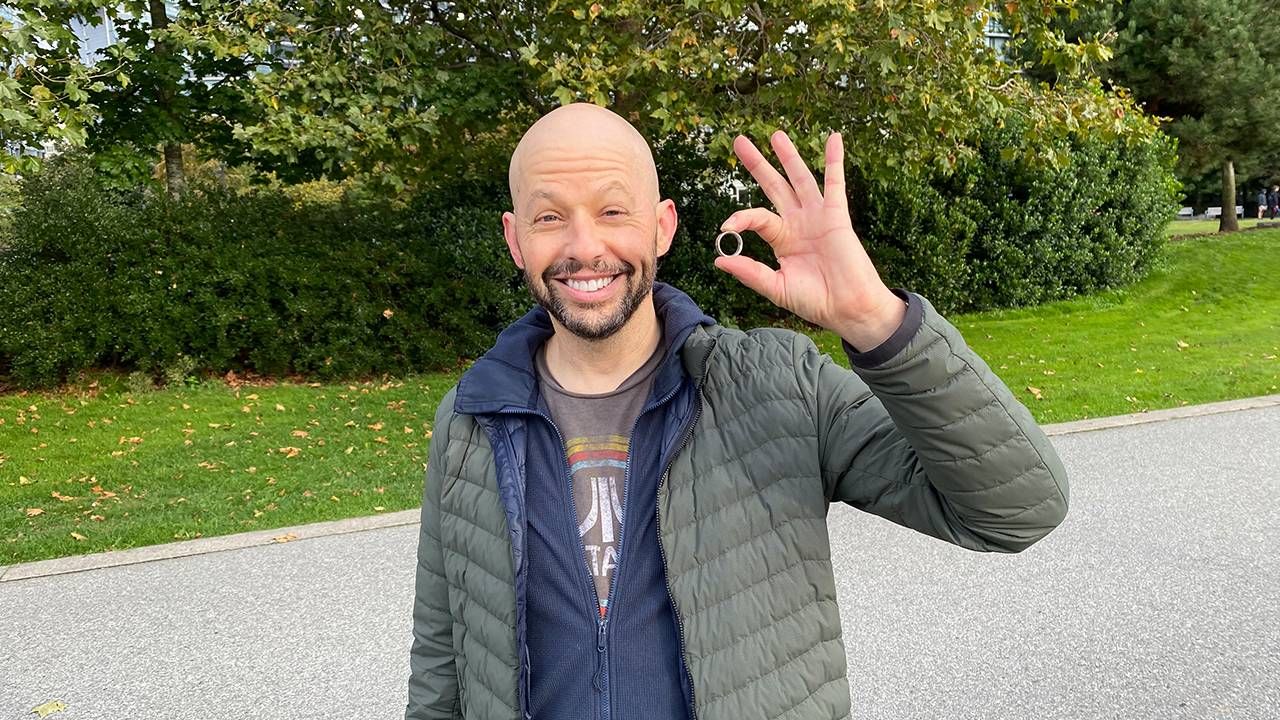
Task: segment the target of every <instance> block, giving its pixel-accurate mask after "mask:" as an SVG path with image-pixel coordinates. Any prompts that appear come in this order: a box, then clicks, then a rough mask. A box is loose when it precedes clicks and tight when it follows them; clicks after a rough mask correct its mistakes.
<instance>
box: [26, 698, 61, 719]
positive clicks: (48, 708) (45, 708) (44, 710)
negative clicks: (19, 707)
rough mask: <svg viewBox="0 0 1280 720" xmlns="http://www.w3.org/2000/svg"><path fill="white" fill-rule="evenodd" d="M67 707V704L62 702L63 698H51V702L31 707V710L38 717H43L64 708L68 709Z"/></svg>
mask: <svg viewBox="0 0 1280 720" xmlns="http://www.w3.org/2000/svg"><path fill="white" fill-rule="evenodd" d="M66 709H67V704H66V703H64V702H62V701H61V700H50V701H49V702H46V703H41V704H39V705H37V706H35V707H33V708H31V712H32V713H34V714H35V715H36V716H37V717H42V718H43V717H48V716H49V715H52V714H53V713H56V712H62V711H63V710H66Z"/></svg>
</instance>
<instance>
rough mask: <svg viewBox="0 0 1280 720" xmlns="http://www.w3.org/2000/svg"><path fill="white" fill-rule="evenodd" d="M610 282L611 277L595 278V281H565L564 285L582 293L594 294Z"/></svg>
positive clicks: (611, 280)
mask: <svg viewBox="0 0 1280 720" xmlns="http://www.w3.org/2000/svg"><path fill="white" fill-rule="evenodd" d="M611 282H613V278H611V277H607V278H596V279H595V280H565V284H566V285H568V286H569V287H571V288H573V289H574V290H581V291H582V292H595V291H596V290H599V289H600V288H602V287H604V286H605V285H608V284H609V283H611Z"/></svg>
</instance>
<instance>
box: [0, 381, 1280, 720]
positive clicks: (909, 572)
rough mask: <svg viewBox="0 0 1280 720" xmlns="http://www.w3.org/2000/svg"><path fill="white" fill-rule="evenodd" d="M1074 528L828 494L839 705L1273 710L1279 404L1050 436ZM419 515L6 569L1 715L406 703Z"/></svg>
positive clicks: (136, 717) (1036, 710)
mask: <svg viewBox="0 0 1280 720" xmlns="http://www.w3.org/2000/svg"><path fill="white" fill-rule="evenodd" d="M1053 442H1054V445H1055V447H1057V448H1058V451H1059V453H1060V454H1061V455H1062V457H1063V459H1064V462H1065V463H1066V466H1067V469H1068V472H1069V474H1070V478H1071V484H1072V488H1071V490H1072V504H1071V513H1070V516H1069V518H1068V520H1067V522H1066V523H1065V524H1064V525H1063V526H1062V527H1060V528H1059V529H1058V530H1056V531H1055V532H1054V533H1053V534H1051V535H1050V536H1049V537H1048V538H1046V539H1045V540H1044V541H1042V542H1041V543H1040V544H1038V545H1036V546H1034V547H1032V548H1031V549H1030V550H1028V551H1026V552H1024V553H1022V554H1020V555H1012V556H1008V555H988V554H978V553H969V552H966V551H963V550H959V549H957V548H953V547H951V546H948V545H946V544H944V543H940V542H938V541H934V540H930V539H928V538H925V537H923V536H919V535H916V534H914V533H912V532H910V531H907V530H904V529H901V528H898V527H896V526H894V525H892V524H890V523H887V522H885V521H882V520H880V519H878V518H874V517H871V516H869V515H865V514H862V513H859V512H857V511H854V510H852V509H849V508H846V507H843V506H841V507H836V508H833V510H832V513H831V516H830V526H831V535H832V544H833V547H834V555H835V562H836V574H837V577H838V582H839V592H840V599H841V607H842V615H843V619H844V637H845V643H846V646H847V649H848V658H849V676H850V687H851V692H852V697H853V703H854V717H856V718H877V719H879V718H886V719H887V718H894V719H899V718H911V719H914V718H947V719H967V718H975V719H976V718H982V719H984V720H985V719H987V718H1008V719H1009V720H1026V719H1028V718H1047V719H1052V718H1064V719H1065V718H1071V719H1073V720H1074V719H1081V718H1125V719H1126V720H1130V719H1140V718H1152V719H1155V718H1160V719H1162V720H1163V719H1167V718H1197V719H1199V718H1259V719H1263V718H1277V717H1280V710H1278V708H1280V619H1278V614H1280V552H1278V551H1280V406H1272V407H1269V408H1261V409H1252V410H1241V411H1236V412H1230V413H1224V414H1219V415H1208V416H1203V417H1194V418H1186V419H1176V420H1166V421H1162V422H1158V423H1150V424H1143V425H1133V426H1129V427H1120V428H1112V429H1106V430H1097V431H1092V432H1082V433H1076V434H1069V435H1061V436H1056V437H1054V438H1053ZM416 538H417V526H416V525H410V526H400V527H392V528H384V529H379V530H370V531H364V532H358V533H349V534H342V535H332V536H326V537H318V538H311V539H304V540H299V541H295V542H290V543H284V544H275V545H269V546H257V547H250V548H245V549H238V550H230V551H224V552H215V553H210V554H204V555H196V556H191V557H183V558H177V559H171V560H160V561H154V562H147V563H142V564H135V565H125V566H119V567H111V568H106V569H99V570H92V571H85V572H75V573H70V574H62V575H53V576H46V577H36V578H28V579H20V580H10V581H5V582H0V720H9V719H11V718H12V719H13V720H17V719H18V718H34V717H36V715H35V714H32V709H33V708H35V707H36V706H38V705H41V704H42V703H45V702H48V701H53V700H56V701H60V702H61V703H63V704H64V705H65V706H66V708H65V709H64V710H62V711H60V712H58V713H56V714H53V715H50V716H49V717H50V718H52V719H53V720H166V719H169V718H173V719H175V720H177V719H181V720H192V719H196V720H205V719H223V718H225V719H227V720H233V719H240V718H245V719H249V718H253V719H254V720H272V719H275V718H279V719H281V720H305V719H308V718H317V719H319V718H323V719H325V720H338V719H346V718H361V719H368V718H387V719H393V718H401V717H403V712H404V704H405V692H406V680H407V676H408V665H407V657H408V648H409V642H410V626H411V622H410V615H409V613H410V607H411V602H412V593H413V565H414V562H413V554H414V548H415V543H416Z"/></svg>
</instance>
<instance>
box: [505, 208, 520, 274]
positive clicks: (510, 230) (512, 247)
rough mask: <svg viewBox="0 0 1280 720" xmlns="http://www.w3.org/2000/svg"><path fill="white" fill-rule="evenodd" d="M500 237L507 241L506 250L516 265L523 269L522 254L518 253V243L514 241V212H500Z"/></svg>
mask: <svg viewBox="0 0 1280 720" xmlns="http://www.w3.org/2000/svg"><path fill="white" fill-rule="evenodd" d="M502 237H503V238H505V239H506V241H507V250H508V251H510V253H511V259H512V260H514V261H515V262H516V267H518V268H520V269H521V270H523V269H524V255H522V254H521V253H520V243H519V242H517V241H516V216H515V213H509V212H504V213H502Z"/></svg>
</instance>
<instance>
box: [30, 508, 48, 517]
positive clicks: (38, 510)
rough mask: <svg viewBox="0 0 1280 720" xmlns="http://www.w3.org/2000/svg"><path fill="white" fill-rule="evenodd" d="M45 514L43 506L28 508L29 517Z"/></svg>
mask: <svg viewBox="0 0 1280 720" xmlns="http://www.w3.org/2000/svg"><path fill="white" fill-rule="evenodd" d="M43 514H44V510H43V509H41V508H27V517H35V516H37V515H43Z"/></svg>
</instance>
